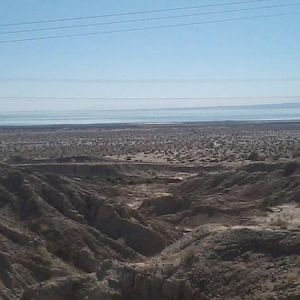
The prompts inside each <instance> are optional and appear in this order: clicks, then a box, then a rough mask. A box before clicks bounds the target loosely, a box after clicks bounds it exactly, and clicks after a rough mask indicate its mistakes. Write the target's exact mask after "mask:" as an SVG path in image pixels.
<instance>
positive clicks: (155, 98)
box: [0, 95, 300, 101]
mask: <svg viewBox="0 0 300 300" xmlns="http://www.w3.org/2000/svg"><path fill="white" fill-rule="evenodd" d="M260 99H261V100H267V99H269V100H276V99H281V100H283V99H300V96H291V95H288V96H248V97H245V96H241V97H237V96H234V97H43V96H41V97H37V96H33V97H29V96H28V97H25V96H1V97H0V100H29V101H36V100H81V101H82V100H101V101H104V100H106V101H107V100H109V101H116V100H124V101H128V100H146V101H149V100H152V101H153V100H167V101H170V100H260Z"/></svg>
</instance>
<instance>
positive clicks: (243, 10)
mask: <svg viewBox="0 0 300 300" xmlns="http://www.w3.org/2000/svg"><path fill="white" fill-rule="evenodd" d="M299 5H300V3H291V4H278V5H267V6H259V7H250V8H239V9H229V10H219V11H210V12H199V13H193V14H183V15H174V16H161V17H151V18H143V19H131V20H121V21H113V22H102V23H92V24H80V25H68V26H55V27H46V28H34V29H22V30H11V31H2V32H0V35H5V34H16V33H28V32H41V31H51V30H61V29H75V28H87V27H95V26H103V25H115V24H128V23H136V22H146V21H157V20H169V19H179V18H186V17H196V16H205V15H217V14H223V13H236V12H248V11H255V10H261V9H274V8H284V7H295V6H299Z"/></svg>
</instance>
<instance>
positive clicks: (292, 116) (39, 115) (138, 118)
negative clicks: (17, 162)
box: [0, 103, 300, 126]
mask: <svg viewBox="0 0 300 300" xmlns="http://www.w3.org/2000/svg"><path fill="white" fill-rule="evenodd" d="M299 119H300V103H290V104H281V105H278V104H276V105H257V106H248V107H247V106H230V107H210V108H207V107H204V108H176V109H152V110H150V109H147V110H146V109H145V110H142V109H139V110H73V111H58V112H54V111H51V112H45V111H40V112H37V111H36V112H31V111H26V112H22V111H16V112H5V113H0V125H1V126H22V125H29V126H30V125H59V124H109V123H112V124H118V123H181V122H209V121H275V120H279V121H288V120H299Z"/></svg>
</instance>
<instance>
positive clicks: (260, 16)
mask: <svg viewBox="0 0 300 300" xmlns="http://www.w3.org/2000/svg"><path fill="white" fill-rule="evenodd" d="M299 14H300V12H290V13H277V14H268V15H257V16H250V17H237V18H227V19H219V20H210V21H202V22H190V23H179V24H169V25H157V26H147V27H136V28H130V29H119V30H108V31H100V32H90V33H76V34H65V35H52V36H44V37H34V38H21V39H13V40H4V41H0V44H9V43H18V42H26V41H41V40H50V39H63V38H73V37H86V36H97V35H106V34H113V33H125V32H138V31H145V30H153V29H165V28H180V27H188V26H194V25H204V24H217V23H227V22H234V21H244V20H254V19H264V18H272V17H282V16H291V15H299Z"/></svg>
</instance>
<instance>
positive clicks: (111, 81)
mask: <svg viewBox="0 0 300 300" xmlns="http://www.w3.org/2000/svg"><path fill="white" fill-rule="evenodd" d="M299 81H300V78H296V77H294V78H262V77H261V78H145V79H136V78H133V79H123V78H0V82H8V83H10V82H45V83H51V82H55V83H56V82H63V83H97V84H98V83H100V84H101V83H103V84H123V83H125V84H173V83H174V84H180V83H183V84H185V83H197V84H199V83H204V84H206V83H252V82H299Z"/></svg>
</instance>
